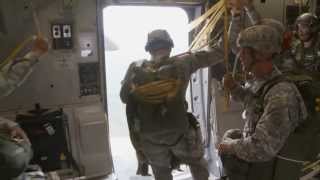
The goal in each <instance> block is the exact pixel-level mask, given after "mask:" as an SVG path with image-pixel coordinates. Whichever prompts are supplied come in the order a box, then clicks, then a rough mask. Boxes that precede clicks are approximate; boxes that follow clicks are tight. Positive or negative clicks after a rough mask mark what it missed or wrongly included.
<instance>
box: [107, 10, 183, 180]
mask: <svg viewBox="0 0 320 180" xmlns="http://www.w3.org/2000/svg"><path fill="white" fill-rule="evenodd" d="M188 22H189V20H188V15H187V13H186V12H185V11H184V10H183V9H181V8H177V7H151V6H109V7H106V8H105V9H104V10H103V27H104V38H105V42H106V44H105V47H106V48H105V59H106V60H105V62H106V63H105V66H106V67H105V69H106V82H107V83H106V84H107V87H106V89H107V99H108V115H109V116H108V119H109V126H110V144H111V151H112V155H113V161H114V169H115V174H116V176H117V178H118V179H120V180H133V179H137V178H139V177H135V173H136V168H137V160H136V157H135V151H134V149H133V146H132V145H131V142H130V139H129V131H128V126H127V120H126V114H125V105H124V104H123V103H122V102H121V100H120V97H119V93H120V88H121V81H122V79H123V78H124V76H125V73H126V70H127V68H128V67H129V65H130V64H131V63H132V62H134V61H138V60H143V59H149V58H150V56H149V54H148V53H147V52H145V50H144V46H145V44H146V40H147V34H148V32H150V31H152V30H154V29H166V30H167V31H168V32H169V34H170V35H171V37H172V39H173V41H174V48H173V49H172V55H176V54H180V53H183V52H185V51H187V50H188V42H189V39H188ZM187 94H188V93H187ZM150 173H151V169H150Z"/></svg>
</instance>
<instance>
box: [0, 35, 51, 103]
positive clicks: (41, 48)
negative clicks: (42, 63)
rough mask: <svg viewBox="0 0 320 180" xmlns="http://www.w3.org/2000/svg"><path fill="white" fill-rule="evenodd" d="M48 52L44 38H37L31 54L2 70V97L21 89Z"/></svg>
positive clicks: (10, 63) (12, 61)
mask: <svg viewBox="0 0 320 180" xmlns="http://www.w3.org/2000/svg"><path fill="white" fill-rule="evenodd" d="M47 51H48V43H47V42H46V41H45V40H44V39H42V38H36V39H35V41H34V44H33V46H32V49H31V51H30V52H28V53H27V54H26V55H25V56H23V57H20V58H16V59H14V60H11V61H9V62H8V63H7V64H5V65H4V66H3V67H2V68H1V69H0V97H4V96H8V95H9V94H10V93H12V92H13V91H14V90H15V89H16V88H17V87H19V86H20V85H21V84H22V83H23V82H24V81H25V80H26V79H27V78H28V77H29V75H30V74H31V73H32V71H33V68H34V66H35V65H36V64H37V62H38V59H39V58H40V57H41V56H42V55H43V54H44V53H46V52H47Z"/></svg>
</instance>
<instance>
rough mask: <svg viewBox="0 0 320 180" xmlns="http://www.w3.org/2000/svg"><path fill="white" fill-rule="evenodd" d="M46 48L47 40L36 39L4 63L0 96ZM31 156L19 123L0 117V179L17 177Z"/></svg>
mask: <svg viewBox="0 0 320 180" xmlns="http://www.w3.org/2000/svg"><path fill="white" fill-rule="evenodd" d="M47 50H48V44H47V42H46V41H45V40H44V39H42V38H36V39H35V41H34V44H33V47H32V49H31V51H30V52H29V53H27V54H26V55H25V56H24V57H22V58H16V59H14V60H12V61H10V62H8V63H7V64H6V65H4V67H3V68H2V69H1V73H0V97H5V96H8V95H9V94H11V93H12V92H13V91H14V90H15V89H16V88H17V87H18V86H20V85H21V84H22V83H23V82H24V80H25V79H26V78H27V77H28V76H29V75H30V73H31V72H32V70H33V68H34V66H35V65H36V64H37V62H38V58H39V57H40V56H41V55H43V54H44V53H45V52H47ZM31 158H32V149H31V144H30V141H29V139H28V137H27V135H26V134H25V132H24V131H23V130H22V129H21V128H20V127H19V125H18V124H17V123H15V122H13V121H11V120H8V119H5V118H2V117H0V172H1V179H12V178H15V177H18V176H19V175H20V174H21V173H23V171H24V170H25V168H26V167H27V165H28V163H29V161H30V160H31Z"/></svg>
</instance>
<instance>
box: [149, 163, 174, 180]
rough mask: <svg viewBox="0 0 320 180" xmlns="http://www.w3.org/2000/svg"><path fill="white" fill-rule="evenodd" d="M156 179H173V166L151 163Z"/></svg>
mask: <svg viewBox="0 0 320 180" xmlns="http://www.w3.org/2000/svg"><path fill="white" fill-rule="evenodd" d="M151 168H152V171H153V175H154V179H155V180H173V177H172V174H171V167H163V166H154V165H151Z"/></svg>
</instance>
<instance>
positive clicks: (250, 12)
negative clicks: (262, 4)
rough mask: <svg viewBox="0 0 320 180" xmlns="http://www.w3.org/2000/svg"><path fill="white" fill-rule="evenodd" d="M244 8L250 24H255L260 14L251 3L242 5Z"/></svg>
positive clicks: (258, 20) (257, 22)
mask: <svg viewBox="0 0 320 180" xmlns="http://www.w3.org/2000/svg"><path fill="white" fill-rule="evenodd" d="M244 10H245V12H246V14H247V16H248V17H249V19H250V22H251V24H252V25H257V24H259V23H260V21H261V16H260V14H259V12H258V11H257V10H256V8H255V7H254V5H253V4H250V5H248V6H246V7H244Z"/></svg>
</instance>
